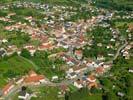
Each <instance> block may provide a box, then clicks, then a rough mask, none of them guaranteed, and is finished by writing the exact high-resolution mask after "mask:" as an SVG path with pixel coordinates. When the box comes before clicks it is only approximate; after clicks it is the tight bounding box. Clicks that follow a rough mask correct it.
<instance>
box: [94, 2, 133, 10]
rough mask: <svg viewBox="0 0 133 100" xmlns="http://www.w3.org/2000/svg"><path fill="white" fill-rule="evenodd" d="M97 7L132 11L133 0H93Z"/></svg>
mask: <svg viewBox="0 0 133 100" xmlns="http://www.w3.org/2000/svg"><path fill="white" fill-rule="evenodd" d="M94 1H95V3H94V5H96V6H97V7H103V8H109V9H116V10H128V11H133V0H94Z"/></svg>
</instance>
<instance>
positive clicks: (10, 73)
mask: <svg viewBox="0 0 133 100" xmlns="http://www.w3.org/2000/svg"><path fill="white" fill-rule="evenodd" d="M30 69H33V67H32V64H30V63H29V62H27V61H25V60H24V59H22V58H20V57H19V56H12V57H8V58H6V59H1V60H0V87H2V86H3V85H4V84H5V83H6V82H7V80H6V79H7V78H13V77H16V76H18V75H23V74H25V73H27V72H28V71H29V70H30Z"/></svg>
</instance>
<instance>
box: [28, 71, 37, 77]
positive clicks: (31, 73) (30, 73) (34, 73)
mask: <svg viewBox="0 0 133 100" xmlns="http://www.w3.org/2000/svg"><path fill="white" fill-rule="evenodd" d="M29 75H30V76H37V73H36V72H35V71H33V70H31V71H29Z"/></svg>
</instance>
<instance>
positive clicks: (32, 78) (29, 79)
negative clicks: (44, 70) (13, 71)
mask: <svg viewBox="0 0 133 100" xmlns="http://www.w3.org/2000/svg"><path fill="white" fill-rule="evenodd" d="M43 79H44V76H43V75H37V76H29V77H27V78H25V80H24V81H25V82H26V83H32V82H39V81H40V80H43Z"/></svg>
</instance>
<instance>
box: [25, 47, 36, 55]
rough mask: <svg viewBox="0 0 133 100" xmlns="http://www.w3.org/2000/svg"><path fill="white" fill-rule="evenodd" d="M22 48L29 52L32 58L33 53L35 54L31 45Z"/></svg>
mask: <svg viewBox="0 0 133 100" xmlns="http://www.w3.org/2000/svg"><path fill="white" fill-rule="evenodd" d="M24 48H25V49H27V50H28V51H29V52H30V54H31V56H33V55H34V53H35V52H36V48H35V46H33V45H27V46H25V47H24Z"/></svg>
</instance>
